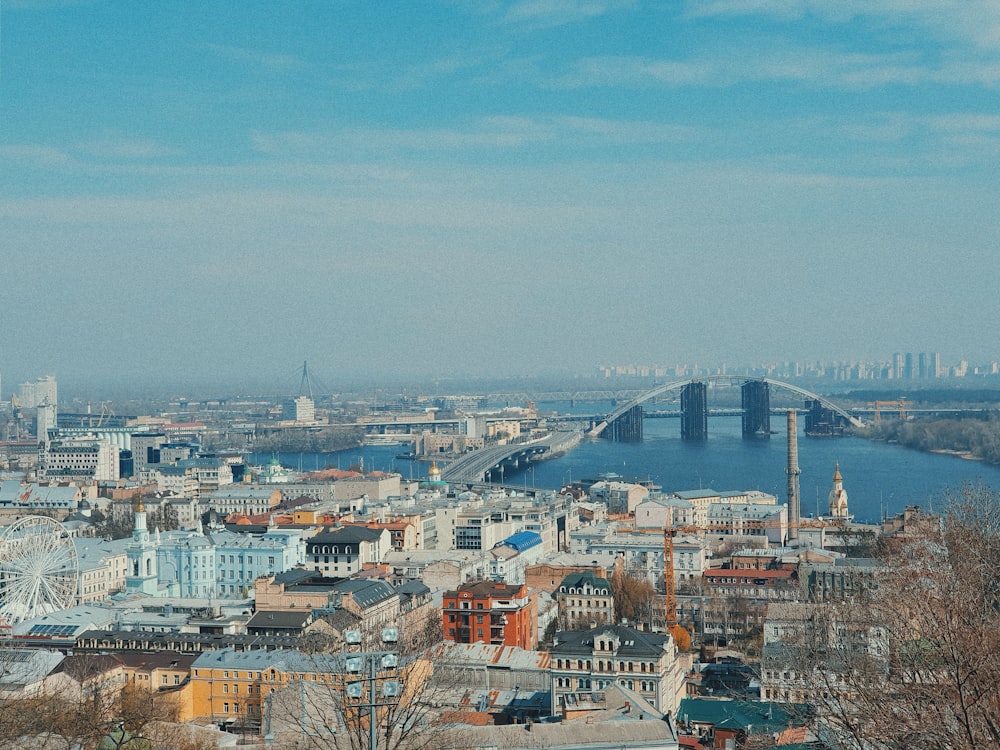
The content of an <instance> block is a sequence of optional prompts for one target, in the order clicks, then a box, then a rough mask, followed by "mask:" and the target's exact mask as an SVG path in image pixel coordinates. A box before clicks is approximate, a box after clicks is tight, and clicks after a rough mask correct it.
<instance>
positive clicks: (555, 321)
mask: <svg viewBox="0 0 1000 750" xmlns="http://www.w3.org/2000/svg"><path fill="white" fill-rule="evenodd" d="M0 12H2V14H3V15H2V19H0V113H2V115H3V116H2V118H0V222H2V225H3V227H4V231H3V237H4V239H3V244H4V248H5V252H4V253H3V257H4V261H5V265H4V299H5V308H4V321H5V325H4V326H3V327H2V330H0V370H2V371H3V372H4V381H5V383H4V386H5V388H4V390H7V391H9V389H10V387H11V386H12V385H14V384H15V383H16V382H21V381H22V380H24V379H27V378H34V377H36V376H38V375H41V374H44V373H54V374H56V375H57V376H58V377H59V379H60V382H61V383H67V384H70V383H72V382H74V381H76V382H79V383H113V384H114V383H119V384H135V385H136V386H137V387H140V389H141V386H142V385H146V384H150V383H153V382H157V381H159V380H166V381H170V382H172V383H177V384H179V385H183V384H185V383H191V384H204V383H232V384H233V387H234V388H237V389H238V388H240V387H245V388H247V389H254V388H259V387H261V386H262V385H263V384H266V383H273V382H275V381H276V380H282V379H284V378H286V375H287V373H288V372H290V371H292V370H293V369H294V368H295V366H296V363H298V362H301V361H302V360H303V359H308V360H309V362H310V365H311V366H314V367H315V369H316V371H317V372H320V373H323V375H324V378H325V379H326V380H327V381H336V380H338V379H353V380H358V379H362V378H365V377H371V378H374V379H377V378H380V377H385V376H389V377H391V378H395V379H398V378H400V377H403V376H405V375H407V374H412V375H414V376H420V377H435V376H461V377H477V376H525V375H542V376H545V375H553V376H555V375H572V374H577V373H590V372H593V371H594V369H595V368H596V367H597V366H598V365H599V364H601V363H608V362H705V363H722V362H751V361H779V362H780V361H783V360H787V359H801V360H818V359H827V360H841V361H847V360H851V359H857V360H869V361H879V360H883V359H884V358H885V357H886V356H887V354H888V353H891V352H894V351H910V350H916V347H918V346H919V347H920V351H927V352H931V351H933V352H940V354H941V358H942V361H943V362H951V363H955V362H957V361H959V360H962V359H966V360H969V362H970V363H972V364H974V365H975V364H978V363H981V362H989V361H993V360H995V359H997V358H998V354H997V351H998V349H1000V347H998V345H997V341H996V340H995V336H990V334H988V333H985V331H988V330H990V328H989V327H988V325H987V322H988V321H992V320H995V319H997V318H998V317H1000V298H998V297H997V295H996V294H995V291H994V289H993V283H992V281H993V279H992V276H993V275H992V274H991V273H989V268H992V267H995V265H996V261H995V248H996V247H997V245H998V240H1000V231H998V225H997V222H996V220H995V206H996V205H997V204H998V203H1000V200H998V199H1000V195H998V188H997V185H998V184H1000V180H998V179H997V174H996V173H997V166H996V165H997V163H998V160H997V159H996V156H997V155H998V153H1000V108H998V107H997V105H996V96H995V90H996V88H997V85H998V83H1000V72H998V71H1000V65H998V63H1000V19H998V18H997V16H996V14H995V12H994V8H993V6H992V4H990V3H987V2H985V1H978V2H957V0H923V1H919V0H918V1H915V2H912V3H908V4H906V6H905V7H903V6H899V5H898V4H897V3H891V2H888V1H884V2H883V1H878V0H877V1H876V2H868V3H863V4H862V3H838V4H835V5H830V4H828V3H817V2H812V1H810V0H801V1H796V0H761V1H760V2H755V3H733V2H727V1H726V0H706V1H705V2H682V3H676V4H659V3H645V2H639V1H638V0H636V1H635V2H630V1H628V0H523V1H520V2H489V3H481V4H470V5H469V6H463V5H461V4H457V3H453V2H444V1H443V2H437V3H433V2H432V3H426V4H420V5H409V4H398V5H397V4H391V5H378V6H373V5H371V4H370V3H362V2H353V1H351V2H343V3H337V4H306V3H292V4H285V5H280V6H277V5H274V4H268V3H262V2H244V3H239V4H236V3H220V4H212V5H210V6H205V5H203V4H194V3H184V2H182V3H177V4H171V5H170V6H169V7H167V6H156V5H152V6H149V5H138V6H132V5H122V4H120V3H110V2H102V1H101V0H92V1H84V2H80V1H78V0H72V1H70V0H67V1H66V2H61V1H60V0H12V1H9V2H7V3H4V5H3V7H2V11H0Z"/></svg>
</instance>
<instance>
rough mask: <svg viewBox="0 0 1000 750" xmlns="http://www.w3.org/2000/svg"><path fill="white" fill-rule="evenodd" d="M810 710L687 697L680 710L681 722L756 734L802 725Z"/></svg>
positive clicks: (678, 712)
mask: <svg viewBox="0 0 1000 750" xmlns="http://www.w3.org/2000/svg"><path fill="white" fill-rule="evenodd" d="M806 716H808V709H807V707H806V706H804V705H799V704H794V703H769V702H766V701H739V700H725V699H718V698H685V699H684V700H682V701H681V704H680V706H679V707H678V709H677V720H678V721H680V722H681V723H684V722H692V723H697V724H710V725H712V726H713V727H720V728H723V729H746V728H747V727H752V728H753V731H754V733H756V732H758V731H760V732H780V731H781V730H783V729H788V728H789V727H793V726H802V725H803V724H804V723H805V722H804V718H805V717H806Z"/></svg>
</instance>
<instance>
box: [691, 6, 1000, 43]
mask: <svg viewBox="0 0 1000 750" xmlns="http://www.w3.org/2000/svg"><path fill="white" fill-rule="evenodd" d="M685 15H686V16H687V17H688V18H711V17H725V16H740V17H748V16H766V17H768V18H772V19H775V20H778V21H796V20H800V19H803V18H810V17H811V18H817V19H819V20H821V21H823V22H827V23H837V24H842V23H847V22H850V21H855V20H862V21H865V22H866V23H868V24H871V25H873V26H875V27H877V28H882V29H893V28H911V29H912V28H919V29H920V30H921V31H922V32H923V33H924V34H926V35H927V37H929V38H932V39H946V40H951V41H959V42H965V43H968V44H972V45H974V46H975V47H978V48H983V49H991V50H996V49H998V48H1000V12H998V7H997V3H996V2H995V0H689V1H688V3H687V5H686V14H685Z"/></svg>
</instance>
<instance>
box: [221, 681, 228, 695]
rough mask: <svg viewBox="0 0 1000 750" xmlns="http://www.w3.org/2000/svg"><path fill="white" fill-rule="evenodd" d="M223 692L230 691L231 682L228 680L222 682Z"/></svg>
mask: <svg viewBox="0 0 1000 750" xmlns="http://www.w3.org/2000/svg"><path fill="white" fill-rule="evenodd" d="M222 692H223V693H228V692H229V683H228V682H224V683H222Z"/></svg>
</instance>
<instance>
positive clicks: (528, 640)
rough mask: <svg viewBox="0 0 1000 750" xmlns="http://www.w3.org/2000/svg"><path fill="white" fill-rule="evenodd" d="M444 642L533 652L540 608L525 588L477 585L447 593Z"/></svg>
mask: <svg viewBox="0 0 1000 750" xmlns="http://www.w3.org/2000/svg"><path fill="white" fill-rule="evenodd" d="M442 628H443V633H444V637H445V640H448V641H455V642H456V643H490V644H494V645H503V646H517V647H518V648H523V649H527V650H529V651H531V650H534V648H535V646H536V645H537V643H538V605H537V602H536V599H535V594H533V593H530V592H529V589H528V587H527V586H525V585H524V584H509V583H500V582H497V581H478V582H476V583H466V584H463V585H461V586H459V587H458V588H457V589H455V590H454V591H445V592H444V598H443V602H442Z"/></svg>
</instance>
